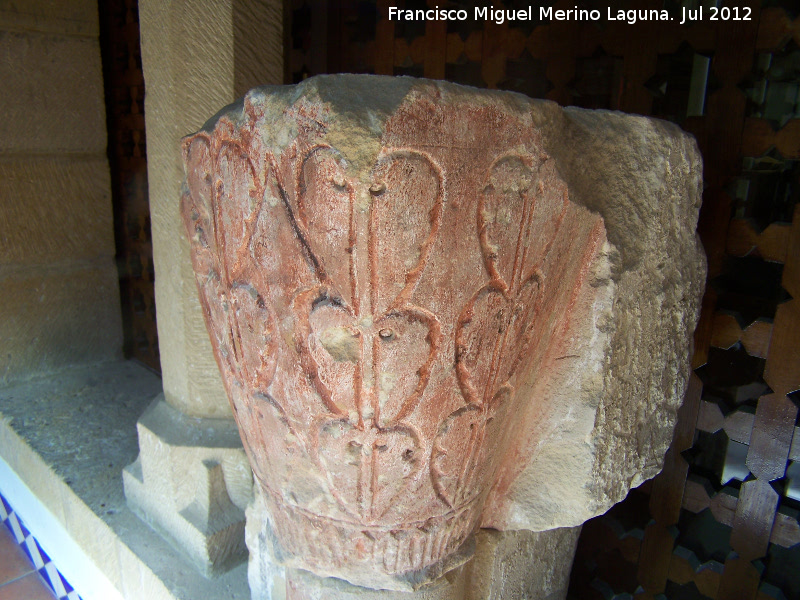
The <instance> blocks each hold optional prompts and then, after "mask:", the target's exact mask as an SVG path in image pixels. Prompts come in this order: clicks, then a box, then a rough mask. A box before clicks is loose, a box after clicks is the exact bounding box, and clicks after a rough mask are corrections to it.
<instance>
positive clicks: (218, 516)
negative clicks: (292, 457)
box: [122, 396, 253, 576]
mask: <svg viewBox="0 0 800 600" xmlns="http://www.w3.org/2000/svg"><path fill="white" fill-rule="evenodd" d="M136 427H137V430H138V434H139V457H138V458H137V459H136V462H134V463H133V464H131V465H129V466H127V467H126V468H125V469H124V471H123V473H122V475H123V483H124V485H125V496H126V497H127V500H128V505H129V506H130V507H131V509H132V510H133V511H134V512H135V513H136V514H137V515H138V516H139V517H140V518H142V519H143V520H145V521H147V522H148V523H150V524H151V525H152V526H153V528H154V529H156V530H158V531H159V532H160V533H162V534H164V535H166V536H167V537H169V538H170V539H172V540H174V541H176V542H177V544H178V546H179V547H180V548H181V549H182V550H183V551H184V552H186V553H187V554H188V555H189V556H190V557H191V559H192V561H193V562H194V564H195V565H196V566H197V567H198V568H199V569H200V570H201V571H202V572H203V574H204V575H206V576H212V575H216V574H219V573H221V572H224V571H226V570H228V569H229V568H231V567H233V566H235V565H236V564H238V563H239V562H241V557H242V556H243V555H244V554H245V553H246V549H245V545H244V509H245V508H246V507H247V504H248V502H249V501H250V498H251V495H252V494H251V489H252V481H253V479H252V475H251V473H250V465H249V464H248V463H247V458H246V456H245V454H244V450H243V449H242V444H241V441H240V439H239V432H238V431H237V429H236V424H235V423H234V422H233V421H232V420H231V419H193V418H190V417H187V416H186V415H185V414H184V413H182V412H181V411H179V410H176V409H174V408H173V407H172V406H170V405H169V404H168V403H167V402H166V401H164V398H163V396H159V397H158V398H156V400H155V401H154V402H153V403H152V404H151V405H150V407H149V408H148V409H147V411H146V412H145V413H144V414H143V415H142V416H141V417H140V418H139V421H138V423H137V425H136Z"/></svg>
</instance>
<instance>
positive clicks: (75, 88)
mask: <svg viewBox="0 0 800 600" xmlns="http://www.w3.org/2000/svg"><path fill="white" fill-rule="evenodd" d="M0 55H2V56H3V57H4V59H3V61H2V63H0V79H2V81H3V94H2V95H0V114H2V115H3V119H2V121H0V151H3V152H41V153H49V154H53V153H60V152H84V153H96V154H100V155H102V154H103V153H104V152H105V149H106V142H107V139H106V127H105V104H104V103H103V76H102V70H101V64H100V47H99V44H98V41H97V39H90V38H84V37H71V36H64V37H61V36H49V35H40V34H36V33H16V32H5V33H4V34H3V35H2V36H0Z"/></svg>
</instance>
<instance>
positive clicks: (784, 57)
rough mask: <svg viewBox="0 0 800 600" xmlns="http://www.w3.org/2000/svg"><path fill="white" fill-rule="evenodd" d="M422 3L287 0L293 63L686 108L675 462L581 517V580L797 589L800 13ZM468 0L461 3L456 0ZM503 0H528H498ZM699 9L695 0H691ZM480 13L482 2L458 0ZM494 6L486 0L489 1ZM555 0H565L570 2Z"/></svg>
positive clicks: (657, 586)
mask: <svg viewBox="0 0 800 600" xmlns="http://www.w3.org/2000/svg"><path fill="white" fill-rule="evenodd" d="M445 4H447V3H444V2H438V3H436V2H425V1H424V0H405V2H402V1H392V2H390V1H389V0H378V1H377V2H365V1H362V2H358V1H355V0H349V1H348V0H342V1H334V0H331V1H329V2H328V7H327V8H328V10H327V11H326V10H323V9H321V8H320V6H319V4H318V3H312V2H309V1H308V0H290V1H289V2H288V6H287V13H288V15H289V19H290V29H289V30H288V31H289V32H290V34H291V37H290V39H289V41H288V50H289V53H288V56H287V60H288V69H287V70H288V72H289V73H290V77H291V79H292V80H293V81H299V80H300V79H302V78H303V77H305V76H308V75H315V74H319V73H326V72H327V73H335V72H361V73H378V74H389V75H391V74H394V75H414V76H424V77H431V78H444V79H448V80H451V81H455V82H458V83H465V84H469V85H474V86H479V87H487V88H498V89H508V90H514V91H519V92H522V93H525V94H527V95H529V96H533V97H541V98H548V99H551V100H555V101H556V102H559V103H561V104H564V105H568V104H574V105H578V106H584V107H588V108H610V109H617V110H622V111H626V112H633V113H640V114H644V115H653V116H656V117H661V118H666V119H669V120H672V121H674V122H677V123H678V124H679V125H681V126H682V127H683V128H684V129H686V130H687V131H690V132H692V133H693V134H694V135H695V136H696V137H697V140H698V143H699V146H700V149H701V152H702V153H703V158H704V163H705V181H706V188H705V192H704V204H703V209H702V212H701V220H700V225H699V231H700V235H701V237H702V240H703V243H704V245H705V248H706V252H707V253H708V258H709V285H708V287H707V290H706V294H705V298H704V301H703V312H702V316H701V321H700V324H699V327H698V329H697V333H696V336H695V338H696V347H695V358H694V365H693V366H694V368H695V373H694V374H693V376H692V378H691V383H690V387H689V390H688V392H687V396H686V401H685V403H684V405H683V407H682V408H681V410H680V412H679V419H678V426H677V428H676V430H675V435H674V440H673V444H672V447H671V448H670V450H669V452H668V453H667V455H666V460H665V467H664V470H663V472H662V473H661V474H660V475H659V476H658V477H656V478H655V479H654V480H652V481H650V482H647V483H646V484H645V485H643V486H641V487H640V488H639V489H637V490H633V491H632V492H631V494H630V495H629V497H628V498H627V499H626V500H625V501H624V502H622V503H621V504H619V505H617V506H616V507H614V508H613V509H612V510H611V511H609V513H608V514H606V515H603V516H602V517H598V518H597V519H594V520H593V521H590V522H589V523H587V524H586V525H585V527H584V530H583V533H582V536H581V542H580V545H579V549H578V553H577V556H576V561H575V565H574V568H573V577H572V587H571V590H570V595H571V596H572V597H574V598H576V599H583V598H631V597H634V596H635V597H637V598H682V599H683V598H719V599H720V600H725V599H733V598H736V599H744V598H747V599H751V598H752V599H755V598H759V599H761V598H787V599H790V600H791V599H800V545H798V544H800V525H798V509H800V428H798V426H797V425H798V422H797V416H798V408H797V404H796V402H797V399H796V397H795V396H794V394H795V392H796V391H797V390H798V389H800V300H797V299H796V298H798V295H800V208H798V202H797V201H798V197H800V104H799V102H800V96H799V95H798V93H799V91H800V16H798V13H797V7H796V6H795V4H794V3H793V2H791V1H789V0H787V1H786V2H784V3H783V5H781V2H780V1H777V2H775V1H773V2H769V5H767V4H766V3H764V6H763V7H762V6H760V5H759V3H758V2H755V1H750V2H745V1H735V2H725V3H724V4H725V5H726V6H739V7H745V6H746V7H749V8H751V9H752V17H753V18H752V20H749V21H729V22H721V21H717V22H712V21H709V20H705V21H702V22H697V23H695V24H692V25H684V26H681V25H679V22H680V17H679V16H680V8H681V5H680V3H679V2H677V1H676V2H658V1H648V0H629V1H620V2H583V3H581V6H582V7H585V8H594V7H596V8H599V9H600V10H601V11H602V12H603V14H605V10H606V7H607V6H608V5H609V4H613V5H614V6H617V5H619V6H620V7H622V8H657V9H660V8H662V7H664V6H666V7H667V8H668V9H670V10H673V11H674V14H675V16H676V20H674V21H672V22H652V21H651V22H641V23H637V24H636V25H628V24H624V23H619V22H616V23H609V22H605V21H601V22H599V23H593V22H574V21H573V22H552V23H539V22H532V23H531V22H511V23H504V24H502V25H497V24H494V23H483V22H475V21H474V20H473V19H471V18H470V20H468V21H466V22H461V23H456V22H427V23H424V22H416V23H399V22H390V21H389V20H388V18H387V17H388V7H389V6H390V5H391V6H400V7H403V8H425V7H426V6H427V5H430V7H434V6H444V5H445ZM453 4H454V5H455V3H453ZM493 4H494V6H495V7H496V8H501V7H503V8H520V7H523V6H524V7H527V5H528V4H529V3H528V2H513V1H511V0H507V1H506V2H503V3H501V2H494V3H493ZM684 4H686V5H690V3H688V2H686V3H684ZM465 5H467V6H466V8H469V9H470V10H471V7H470V6H469V5H468V3H458V7H465ZM481 5H483V3H481ZM573 6H574V2H565V1H563V0H559V1H558V2H556V3H555V8H563V9H569V8H573Z"/></svg>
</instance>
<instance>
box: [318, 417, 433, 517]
mask: <svg viewBox="0 0 800 600" xmlns="http://www.w3.org/2000/svg"><path fill="white" fill-rule="evenodd" d="M419 454H420V442H419V436H418V435H417V433H416V432H415V431H414V430H413V429H412V428H411V427H407V426H403V425H398V426H393V427H389V428H386V429H375V428H373V429H365V430H362V429H359V428H357V427H356V426H355V425H353V424H352V423H350V422H349V421H348V420H347V419H339V420H331V421H327V422H326V423H324V424H323V425H322V427H321V428H320V433H319V459H320V462H321V464H322V465H323V468H324V470H325V472H326V473H327V474H328V477H329V483H330V486H331V489H332V490H333V493H334V495H335V496H336V497H337V499H338V500H339V502H340V503H341V504H342V506H343V507H344V508H345V510H347V512H349V513H350V514H352V515H353V516H354V517H357V518H358V519H360V520H363V521H367V522H371V523H374V522H376V521H378V520H380V518H381V517H382V516H383V515H384V514H385V513H386V512H387V511H388V510H389V509H390V508H391V507H392V505H393V504H394V502H395V500H396V499H397V497H398V495H399V494H401V492H403V491H404V490H405V489H406V488H407V487H408V486H409V485H410V484H411V482H412V481H413V480H414V478H415V476H416V474H417V473H418V472H419V470H420V468H421V466H422V461H421V460H420V459H421V457H420V456H419Z"/></svg>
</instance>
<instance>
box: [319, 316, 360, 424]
mask: <svg viewBox="0 0 800 600" xmlns="http://www.w3.org/2000/svg"><path fill="white" fill-rule="evenodd" d="M307 343H308V347H309V351H310V353H311V357H312V359H313V360H314V363H315V369H316V371H317V373H318V377H319V382H320V383H321V384H322V386H324V387H323V388H322V389H323V390H324V395H325V396H327V397H329V398H330V400H331V402H332V404H333V405H334V406H335V407H336V408H335V410H334V413H335V414H350V413H354V412H356V411H358V408H359V404H358V395H359V392H360V386H361V371H360V361H361V356H362V353H363V348H362V345H363V343H364V340H363V335H362V332H361V331H360V330H359V329H358V327H356V325H355V319H354V317H353V314H352V312H350V311H349V310H348V309H347V308H346V307H344V306H342V305H340V304H335V303H333V302H331V301H329V300H318V301H317V302H316V303H315V305H314V306H313V307H312V308H311V315H310V317H309V330H308V334H307ZM318 387H319V386H318Z"/></svg>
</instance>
